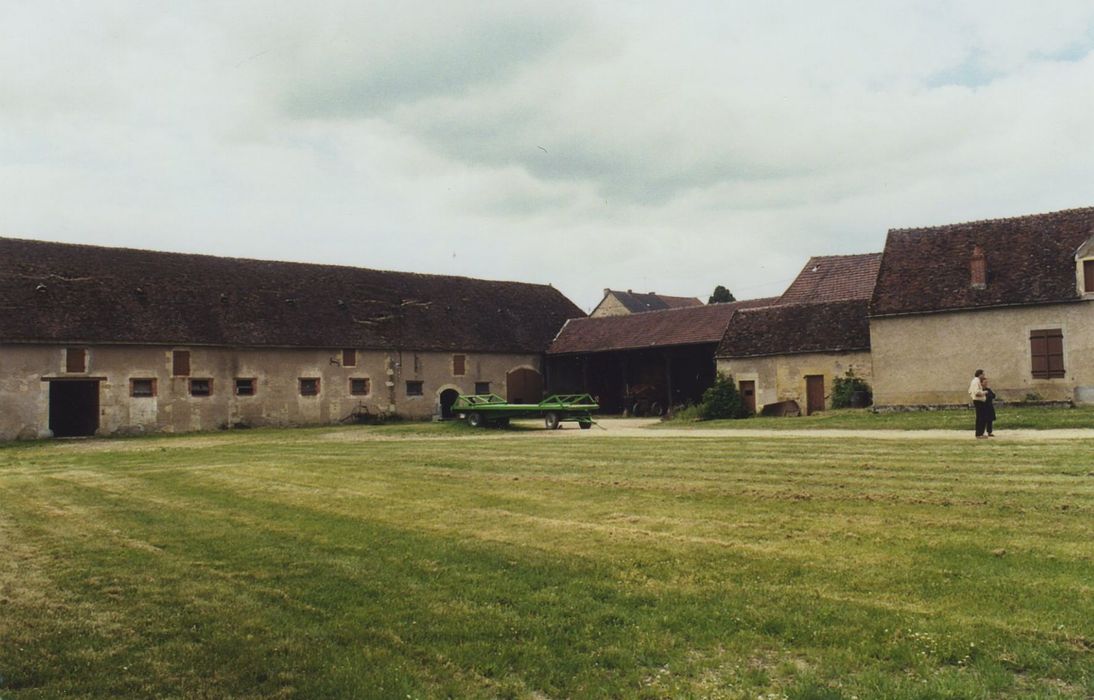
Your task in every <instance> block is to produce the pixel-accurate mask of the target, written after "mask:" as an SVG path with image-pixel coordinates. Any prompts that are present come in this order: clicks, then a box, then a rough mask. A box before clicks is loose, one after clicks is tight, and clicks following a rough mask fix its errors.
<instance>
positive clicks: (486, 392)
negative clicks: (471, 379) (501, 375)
mask: <svg viewBox="0 0 1094 700" xmlns="http://www.w3.org/2000/svg"><path fill="white" fill-rule="evenodd" d="M484 386H485V387H486V391H479V389H481V388H482V387H484ZM489 393H490V382H475V395H476V396H482V395H484V394H489Z"/></svg>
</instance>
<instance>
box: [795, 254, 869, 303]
mask: <svg viewBox="0 0 1094 700" xmlns="http://www.w3.org/2000/svg"><path fill="white" fill-rule="evenodd" d="M880 267H881V253H866V254H863V255H821V256H815V257H812V258H809V262H807V263H806V264H805V267H803V268H802V271H801V272H800V273H798V276H797V277H796V278H795V279H794V281H793V282H792V283H791V284H790V286H789V287H787V288H786V291H785V292H783V295H782V296H781V297H780V298H779V303H780V304H815V303H821V302H827V301H846V300H850V299H869V298H870V296H871V295H872V294H873V293H874V282H875V281H876V280H877V272H878V268H880Z"/></svg>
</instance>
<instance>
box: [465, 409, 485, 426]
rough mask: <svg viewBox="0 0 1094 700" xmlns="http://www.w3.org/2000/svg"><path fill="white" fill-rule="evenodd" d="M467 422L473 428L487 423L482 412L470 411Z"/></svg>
mask: <svg viewBox="0 0 1094 700" xmlns="http://www.w3.org/2000/svg"><path fill="white" fill-rule="evenodd" d="M467 424H468V425H470V426H471V427H472V428H481V427H482V426H484V425H486V421H484V420H483V419H482V414H481V413H468V414H467Z"/></svg>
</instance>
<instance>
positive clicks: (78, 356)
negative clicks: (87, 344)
mask: <svg viewBox="0 0 1094 700" xmlns="http://www.w3.org/2000/svg"><path fill="white" fill-rule="evenodd" d="M65 371H66V372H71V373H73V374H80V373H82V372H86V371H87V350H84V349H83V348H68V349H67V350H65Z"/></svg>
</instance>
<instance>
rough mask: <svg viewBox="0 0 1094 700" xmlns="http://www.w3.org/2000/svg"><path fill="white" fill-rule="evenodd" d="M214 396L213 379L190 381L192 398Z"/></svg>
mask: <svg viewBox="0 0 1094 700" xmlns="http://www.w3.org/2000/svg"><path fill="white" fill-rule="evenodd" d="M212 395H213V380H212V379H191V380H190V396H212Z"/></svg>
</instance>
